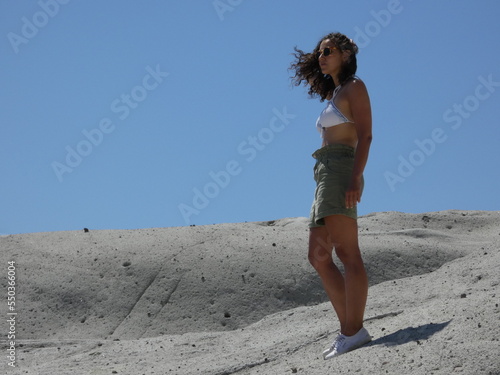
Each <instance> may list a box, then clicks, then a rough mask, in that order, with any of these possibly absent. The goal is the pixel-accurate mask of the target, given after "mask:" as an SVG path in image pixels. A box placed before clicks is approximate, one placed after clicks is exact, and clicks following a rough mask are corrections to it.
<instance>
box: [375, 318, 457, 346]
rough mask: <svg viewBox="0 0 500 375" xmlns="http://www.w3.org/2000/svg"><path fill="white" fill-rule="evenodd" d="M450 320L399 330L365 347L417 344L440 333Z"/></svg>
mask: <svg viewBox="0 0 500 375" xmlns="http://www.w3.org/2000/svg"><path fill="white" fill-rule="evenodd" d="M450 322H451V320H449V321H447V322H444V323H436V324H434V323H429V324H424V325H421V326H418V327H408V328H405V329H400V330H399V331H396V332H394V333H391V334H390V335H387V336H384V337H380V338H378V339H376V340H373V341H372V342H371V343H370V344H368V345H367V346H375V345H385V346H395V345H403V344H407V343H409V342H412V341H416V342H417V343H419V341H420V340H427V339H428V338H429V337H431V336H432V335H434V334H436V333H438V332H439V331H442V330H443V329H444V328H446V327H447V326H448V324H450Z"/></svg>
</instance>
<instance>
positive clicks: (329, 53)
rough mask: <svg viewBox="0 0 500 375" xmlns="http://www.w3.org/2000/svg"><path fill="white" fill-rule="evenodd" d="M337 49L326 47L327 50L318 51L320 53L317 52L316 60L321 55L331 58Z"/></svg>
mask: <svg viewBox="0 0 500 375" xmlns="http://www.w3.org/2000/svg"><path fill="white" fill-rule="evenodd" d="M336 49H337V48H335V47H326V48H323V49H320V50H318V52H316V58H317V59H319V58H320V57H321V55H323V56H325V57H327V56H330V55H331V54H332V53H333V51H334V50H336Z"/></svg>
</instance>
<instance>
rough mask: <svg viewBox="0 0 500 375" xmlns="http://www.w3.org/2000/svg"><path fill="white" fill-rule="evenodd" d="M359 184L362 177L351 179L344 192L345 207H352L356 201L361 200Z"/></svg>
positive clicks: (360, 184)
mask: <svg viewBox="0 0 500 375" xmlns="http://www.w3.org/2000/svg"><path fill="white" fill-rule="evenodd" d="M361 186H362V177H357V178H356V177H353V178H352V179H351V184H350V185H349V188H348V189H347V191H346V193H345V206H346V207H347V208H354V207H356V205H357V204H358V202H361Z"/></svg>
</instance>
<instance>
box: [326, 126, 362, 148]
mask: <svg viewBox="0 0 500 375" xmlns="http://www.w3.org/2000/svg"><path fill="white" fill-rule="evenodd" d="M336 143H337V144H339V143H340V144H343V145H348V146H351V147H353V148H356V145H357V144H358V135H357V133H356V128H355V127H354V124H353V123H350V122H346V123H344V124H339V125H336V126H332V127H329V128H324V129H323V146H326V145H332V144H336Z"/></svg>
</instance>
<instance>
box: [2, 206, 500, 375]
mask: <svg viewBox="0 0 500 375" xmlns="http://www.w3.org/2000/svg"><path fill="white" fill-rule="evenodd" d="M359 226H360V242H361V246H362V251H363V253H364V259H365V263H366V266H367V269H368V273H369V277H370V291H369V300H368V305H367V310H366V323H365V326H366V328H367V329H368V330H369V332H370V333H371V334H372V335H373V336H374V340H373V341H372V342H371V343H370V344H368V345H367V346H365V347H363V348H361V349H358V350H356V351H353V352H351V353H348V354H345V355H343V356H341V357H338V358H336V359H333V360H330V361H324V360H323V359H322V356H321V352H322V350H323V349H324V348H325V347H327V346H328V345H329V343H330V341H331V340H332V338H333V337H334V335H335V332H336V331H337V330H338V324H337V322H336V321H335V318H334V314H333V312H332V309H331V307H330V305H329V303H328V302H326V297H325V295H324V293H323V290H322V288H321V285H320V283H319V280H318V278H317V276H316V274H315V272H314V270H313V269H312V267H311V266H310V265H309V263H308V260H307V239H308V230H307V224H306V219H304V218H290V219H281V220H277V221H273V222H261V223H242V224H220V225H212V226H201V227H198V226H197V227H180V228H155V229H143V230H112V231H94V230H92V229H91V228H90V231H89V232H85V231H83V230H82V231H77V232H75V231H72V232H54V233H33V234H24V235H13V236H2V237H0V248H1V260H2V263H1V264H2V267H3V268H4V274H5V277H1V279H0V286H1V288H2V289H1V290H3V291H5V293H4V294H5V295H6V294H7V264H8V263H7V262H8V261H15V262H16V277H17V280H16V287H17V289H16V297H17V301H16V302H17V305H16V312H17V313H18V315H17V316H16V319H17V321H16V326H15V329H16V332H15V333H16V344H15V346H16V363H15V365H16V367H15V368H12V367H10V366H8V362H9V360H8V357H7V355H8V353H9V350H8V349H9V343H8V341H9V340H7V335H6V334H5V332H7V330H8V324H7V322H6V320H7V316H8V315H7V313H8V311H7V300H6V298H3V300H4V302H3V303H1V305H0V312H1V316H2V320H3V321H4V324H3V327H4V328H3V330H2V331H3V332H4V334H2V336H1V337H0V339H1V340H2V341H1V349H2V353H3V354H2V356H1V358H2V362H1V363H0V367H1V368H2V372H3V373H7V374H37V375H45V374H51V375H52V374H54V375H63V374H86V375H87V374H131V375H132V374H133V375H140V374H214V375H215V374H218V375H223V374H227V375H229V374H241V375H243V374H272V375H274V374H293V373H297V374H307V375H311V374H313V375H314V374H334V373H335V374H347V373H355V374H443V375H444V374H446V375H449V374H455V373H457V374H474V375H479V374H496V375H498V374H500V357H499V354H500V342H499V333H500V308H499V306H498V304H499V302H500V301H499V295H500V287H499V284H500V277H499V271H498V270H499V266H500V212H496V211H495V212H489V211H443V212H431V213H426V214H404V213H397V212H384V213H376V214H371V215H367V216H364V217H362V218H360V219H359Z"/></svg>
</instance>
